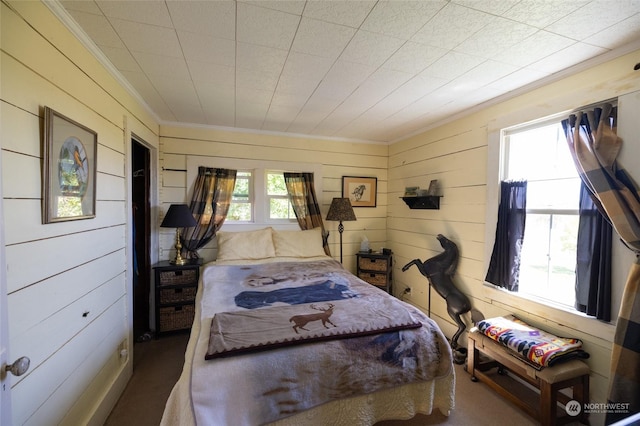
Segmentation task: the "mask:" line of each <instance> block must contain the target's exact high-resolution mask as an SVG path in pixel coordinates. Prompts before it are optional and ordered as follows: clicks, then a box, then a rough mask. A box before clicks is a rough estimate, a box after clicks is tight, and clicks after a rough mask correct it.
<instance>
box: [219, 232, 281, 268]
mask: <svg viewBox="0 0 640 426" xmlns="http://www.w3.org/2000/svg"><path fill="white" fill-rule="evenodd" d="M216 238H217V239H218V256H217V259H219V260H242V259H249V260H255V259H266V258H269V257H274V256H275V255H276V252H275V249H274V246H273V238H272V236H271V228H264V229H259V230H257V231H246V232H224V231H218V232H217V233H216Z"/></svg>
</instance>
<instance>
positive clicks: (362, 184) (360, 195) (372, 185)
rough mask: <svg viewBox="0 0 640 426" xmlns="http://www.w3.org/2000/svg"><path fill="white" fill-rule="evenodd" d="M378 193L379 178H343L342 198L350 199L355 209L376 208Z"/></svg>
mask: <svg viewBox="0 0 640 426" xmlns="http://www.w3.org/2000/svg"><path fill="white" fill-rule="evenodd" d="M377 191H378V178H377V177H357V176H343V177H342V197H343V198H349V201H351V205H352V206H353V207H375V206H376V202H377Z"/></svg>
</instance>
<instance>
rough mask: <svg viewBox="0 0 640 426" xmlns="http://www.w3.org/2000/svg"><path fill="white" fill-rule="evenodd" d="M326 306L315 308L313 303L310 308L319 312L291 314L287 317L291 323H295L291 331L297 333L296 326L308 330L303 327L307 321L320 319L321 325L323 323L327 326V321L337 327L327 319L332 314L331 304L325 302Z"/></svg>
mask: <svg viewBox="0 0 640 426" xmlns="http://www.w3.org/2000/svg"><path fill="white" fill-rule="evenodd" d="M327 306H328V308H326V309H322V308H316V307H315V306H314V305H311V309H315V310H316V311H320V313H318V314H304V315H294V316H292V317H291V318H290V319H289V322H292V323H294V324H295V325H294V326H293V331H295V332H296V334H299V333H298V328H301V329H302V330H305V331H309V330H307V329H306V328H304V326H305V325H307V324H308V323H310V322H312V321H318V320H320V321H322V325H324V328H329V327H328V326H327V323H329V324H331V325H332V326H334V327H337V326H336V325H335V324H334V323H332V322H331V320H330V319H329V317H330V316H331V315H332V314H333V304H331V303H329V304H327Z"/></svg>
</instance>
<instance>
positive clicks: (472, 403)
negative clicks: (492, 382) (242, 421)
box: [105, 334, 537, 426]
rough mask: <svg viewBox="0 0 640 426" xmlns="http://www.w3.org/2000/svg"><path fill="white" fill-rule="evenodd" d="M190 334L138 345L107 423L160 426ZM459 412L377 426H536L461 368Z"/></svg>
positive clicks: (457, 382)
mask: <svg viewBox="0 0 640 426" xmlns="http://www.w3.org/2000/svg"><path fill="white" fill-rule="evenodd" d="M187 339H188V334H180V335H173V336H167V337H162V338H161V339H158V340H155V339H152V340H149V341H147V342H142V343H136V345H135V347H134V368H133V376H132V378H131V380H130V382H129V384H128V385H127V388H126V389H125V391H124V393H123V394H122V396H121V398H120V400H119V401H118V403H117V405H116V407H115V408H114V409H113V411H112V413H111V415H110V416H109V418H108V419H107V422H106V423H105V424H106V425H107V426H130V425H131V426H134V425H135V426H156V425H158V424H159V423H160V419H161V417H162V411H163V409H164V404H165V402H166V400H167V397H168V396H169V393H170V392H171V388H172V387H173V384H174V383H175V382H176V381H177V379H178V377H179V376H180V372H181V370H182V364H183V360H184V350H185V348H186V345H187ZM455 368H456V408H455V409H454V410H453V412H452V413H451V414H450V416H449V417H446V416H444V415H442V414H441V413H440V412H436V413H433V414H432V415H430V416H423V415H418V416H416V417H414V418H413V419H410V420H404V421H402V420H394V421H384V422H380V423H377V426H426V425H440V424H447V425H456V426H494V425H509V424H513V425H516V424H517V425H519V426H529V425H536V424H537V422H535V421H534V420H533V419H531V418H530V417H528V416H527V415H526V414H524V413H523V412H522V411H520V410H518V409H517V408H516V407H515V406H514V405H512V404H510V403H509V402H507V401H505V400H504V399H502V398H501V397H499V396H498V395H497V394H496V393H495V392H493V391H492V390H491V389H489V388H488V387H487V386H486V385H485V384H483V383H479V382H478V383H474V382H472V381H471V379H470V377H469V374H467V373H466V372H465V371H464V368H463V367H462V366H461V365H456V367H455Z"/></svg>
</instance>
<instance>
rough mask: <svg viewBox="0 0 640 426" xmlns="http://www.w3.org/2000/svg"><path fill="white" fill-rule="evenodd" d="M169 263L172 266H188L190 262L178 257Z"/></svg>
mask: <svg viewBox="0 0 640 426" xmlns="http://www.w3.org/2000/svg"><path fill="white" fill-rule="evenodd" d="M169 263H170V264H172V265H186V264H187V263H189V262H188V261H186V260H184V259H183V258H182V257H178V256H176V258H175V259H173V260H170V261H169Z"/></svg>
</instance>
